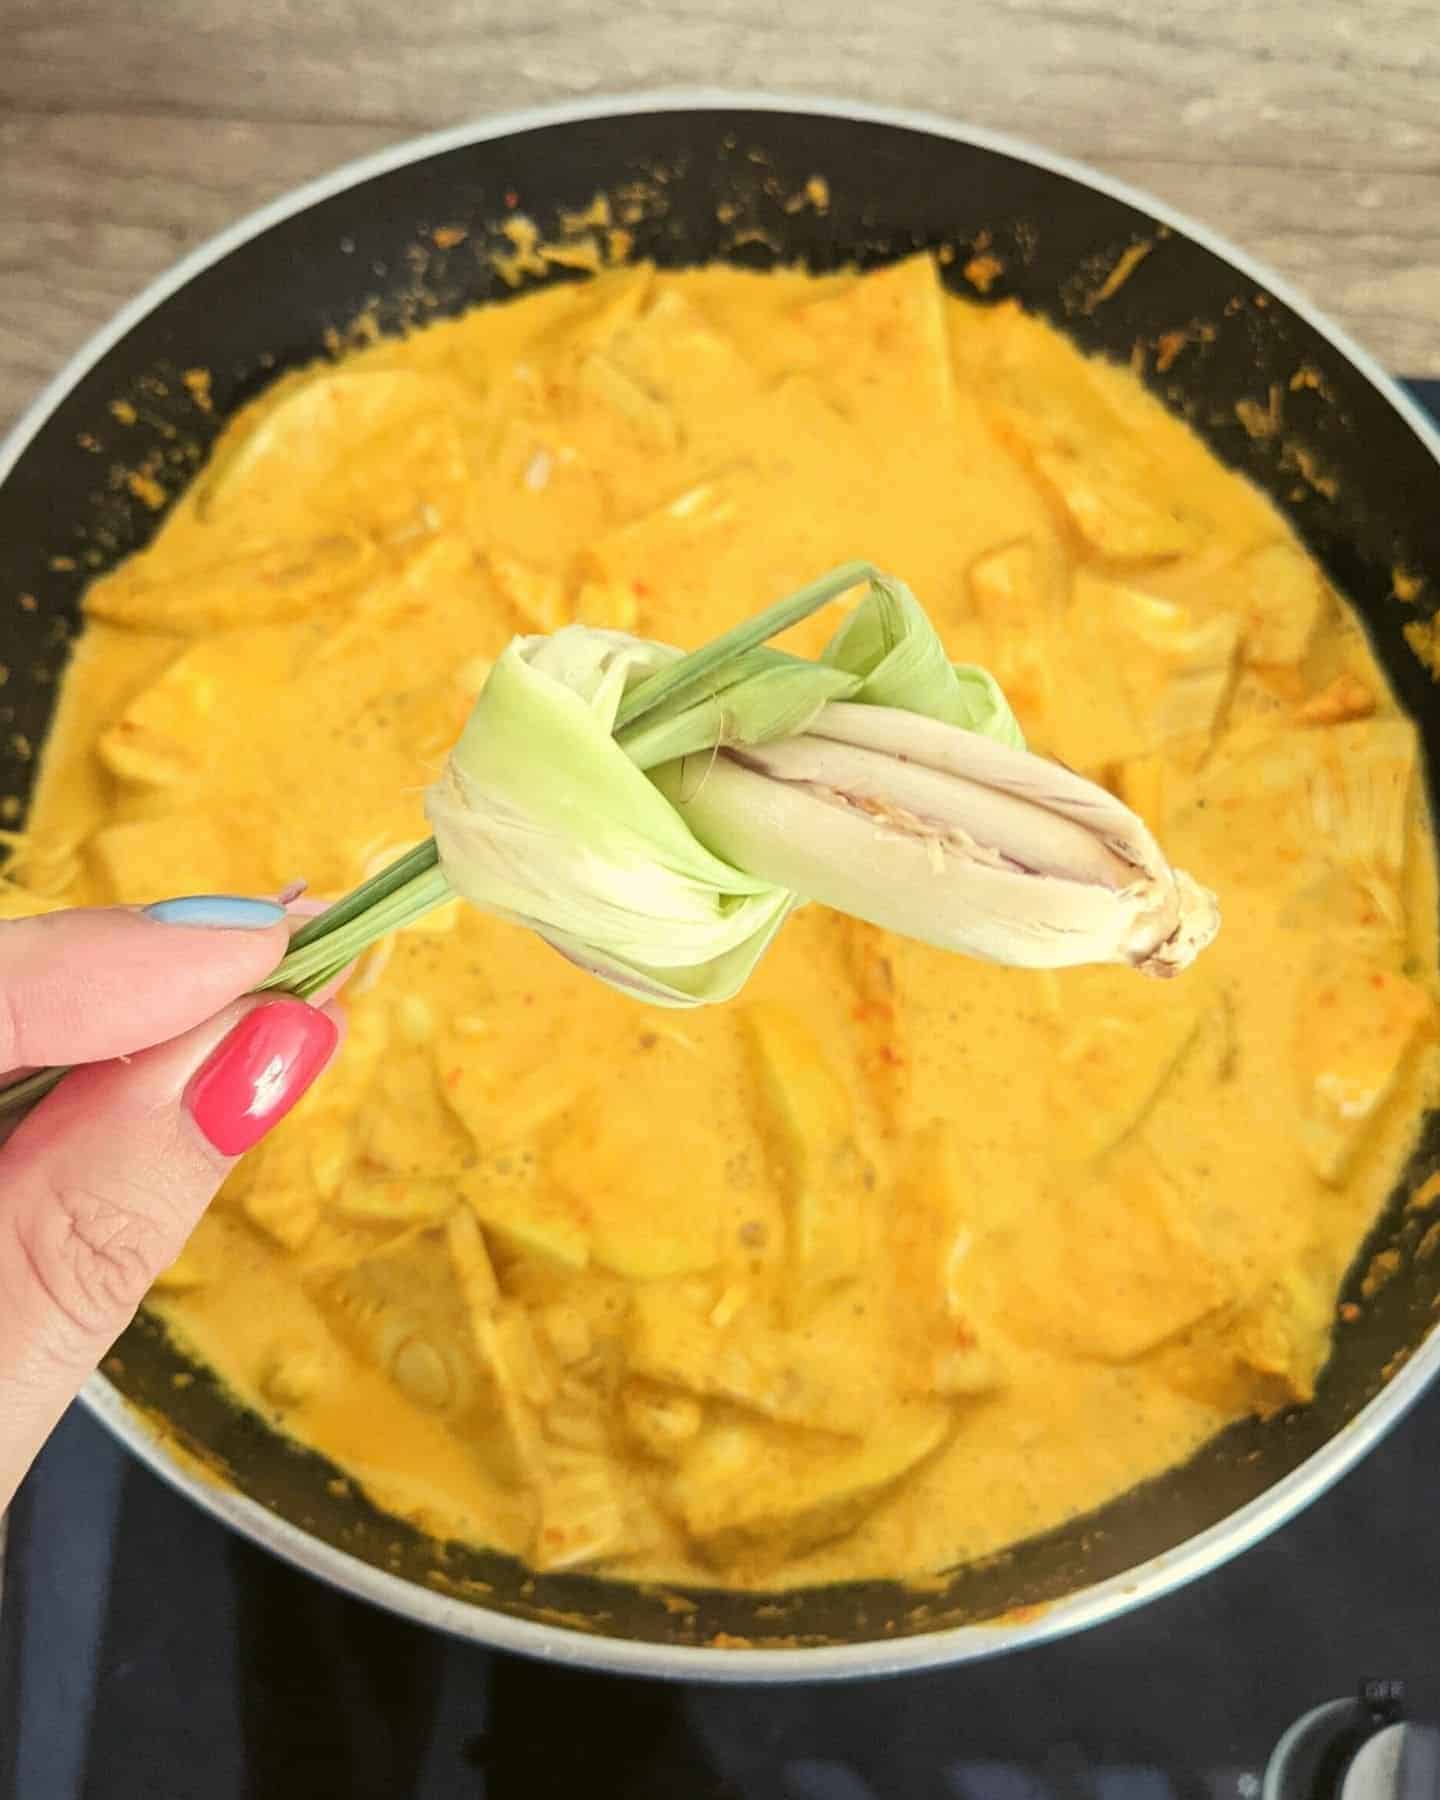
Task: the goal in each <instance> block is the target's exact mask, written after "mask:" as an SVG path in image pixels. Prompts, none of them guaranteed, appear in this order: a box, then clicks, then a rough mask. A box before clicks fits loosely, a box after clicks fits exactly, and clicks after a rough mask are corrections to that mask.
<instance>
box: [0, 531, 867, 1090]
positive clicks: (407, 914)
mask: <svg viewBox="0 0 1440 1800" xmlns="http://www.w3.org/2000/svg"><path fill="white" fill-rule="evenodd" d="M877 574H878V571H877V570H876V569H875V568H874V566H873V565H872V564H870V563H868V562H850V563H845V564H842V565H841V566H840V567H838V568H836V569H832V570H831V571H830V572H829V573H828V574H826V575H822V576H820V577H819V578H818V579H817V580H815V581H812V582H809V583H807V584H806V586H804V587H803V588H800V589H799V590H797V592H795V593H794V594H791V595H788V596H787V597H786V598H785V599H783V600H780V601H777V602H776V603H775V604H774V605H773V606H771V607H768V608H767V609H766V610H765V611H764V612H762V613H759V614H757V615H756V616H755V617H754V618H752V619H746V620H743V621H742V622H741V623H740V624H739V625H736V626H734V627H733V628H732V629H731V630H730V631H728V632H724V633H722V635H721V636H720V637H718V638H716V639H715V640H713V642H711V643H709V644H706V645H703V646H702V647H701V648H700V649H698V650H694V651H692V652H690V653H689V654H688V655H683V656H682V655H679V654H678V653H677V654H675V655H674V656H673V659H668V660H667V666H665V667H663V668H660V669H658V670H656V671H655V672H654V673H653V674H652V675H650V676H648V677H647V678H646V679H644V680H642V681H640V682H638V683H636V684H635V685H634V686H632V687H630V688H629V689H628V691H626V692H624V693H623V694H622V695H621V696H620V700H619V708H618V712H617V714H616V719H615V723H616V725H617V726H618V727H620V728H622V729H623V728H633V727H635V726H637V725H639V724H640V723H641V722H642V721H644V720H645V719H646V718H647V717H648V716H649V715H651V714H652V713H654V712H656V711H657V710H658V709H661V708H663V707H665V706H667V705H671V706H673V705H675V704H677V703H679V702H682V701H683V700H684V699H685V698H686V697H687V696H690V695H698V694H702V693H703V692H704V691H705V690H706V688H707V685H709V686H713V685H716V684H723V682H724V679H725V673H726V670H727V669H729V668H731V667H733V665H734V664H735V663H736V662H737V661H738V660H739V659H741V658H742V657H743V656H744V655H745V654H746V653H747V652H750V651H752V650H754V649H755V648H757V647H758V646H759V645H761V644H764V643H766V642H768V640H769V639H770V638H773V637H776V636H778V635H779V634H780V633H781V632H784V631H788V630H789V629H790V628H791V627H792V626H794V625H798V624H800V623H801V622H802V621H803V620H805V619H807V618H809V617H810V616H811V615H812V614H813V613H815V612H818V611H819V610H820V608H821V607H823V606H827V605H828V604H829V603H830V601H832V600H834V599H837V598H838V597H839V596H840V595H842V594H844V593H846V592H848V591H849V590H850V589H851V588H853V587H856V586H858V585H859V583H861V582H862V581H866V580H872V579H874V578H876V576H877ZM439 863H440V857H439V850H438V847H437V845H436V842H435V839H434V838H433V837H432V838H429V839H427V840H426V841H425V842H424V843H422V844H417V845H416V846H415V847H414V848H413V849H412V850H408V851H406V852H405V854H404V855H403V856H400V857H398V858H397V859H396V860H395V861H394V862H393V863H391V864H389V865H388V866H387V867H386V868H384V869H382V870H381V871H380V872H379V873H378V874H377V875H374V876H372V877H370V879H369V880H367V881H365V882H363V883H361V885H360V886H359V887H357V888H355V889H353V890H352V891H351V892H350V893H348V894H346V895H345V896H344V897H343V898H342V899H340V900H337V901H336V902H335V903H334V905H333V906H330V907H327V908H326V910H325V911H324V912H322V913H318V914H316V916H315V917H314V918H312V919H308V920H307V921H306V922H305V924H304V925H302V926H301V927H300V929H299V930H298V931H297V932H296V934H295V936H294V937H293V938H292V940H291V943H290V948H289V950H288V951H287V953H286V955H285V957H284V959H283V960H282V961H281V963H280V964H279V966H278V967H277V968H276V969H275V970H274V971H273V972H272V973H271V974H270V975H269V976H268V977H267V978H266V979H265V980H264V981H263V982H262V983H261V984H260V987H259V988H258V989H257V990H256V991H257V992H270V993H285V994H293V995H295V996H297V997H298V998H302V999H308V998H310V997H311V996H312V995H314V994H316V993H318V992H319V991H320V990H321V989H322V988H324V987H325V986H326V985H327V984H328V983H329V982H331V981H333V980H334V979H335V977H336V976H338V975H339V974H340V973H341V972H342V971H343V970H344V969H346V968H347V967H348V966H349V965H350V964H351V963H352V962H353V961H354V960H355V959H356V958H357V957H358V956H360V955H362V954H363V953H364V952H365V951H366V950H368V949H369V948H370V947H371V946H372V945H373V944H375V943H377V942H378V941H379V940H380V939H381V938H383V937H386V936H388V935H389V934H390V933H391V932H392V931H398V930H401V929H403V928H404V927H405V926H407V925H412V924H414V923H415V922H416V920H417V919H420V918H423V917H424V916H425V914H426V913H429V912H432V911H434V910H435V908H436V907H439V906H443V905H445V904H446V903H447V902H449V901H451V900H453V899H454V898H455V897H456V893H455V889H454V888H453V887H452V885H451V883H450V881H449V879H448V877H447V876H446V874H445V872H444V871H443V870H442V869H441V868H440V866H439ZM779 916H780V917H783V911H782V912H780V915H779ZM778 924H779V917H777V919H776V920H775V923H774V928H778ZM770 935H773V929H772V931H771V934H770ZM552 941H554V942H555V943H556V948H558V949H560V950H561V951H562V953H563V954H565V955H568V956H570V957H571V960H573V961H576V962H579V963H581V964H582V965H583V962H584V958H583V954H582V953H581V952H580V950H579V949H578V947H577V946H576V945H574V944H568V943H564V942H561V941H559V939H558V938H556V939H552ZM766 941H768V938H767V940H766ZM68 1073H69V1070H68V1069H65V1068H52V1069H37V1070H34V1071H32V1072H31V1073H30V1074H29V1075H27V1076H25V1077H23V1078H22V1079H21V1080H19V1081H14V1082H11V1083H10V1084H9V1085H8V1086H6V1087H3V1088H0V1122H4V1123H6V1124H7V1125H9V1124H13V1123H14V1122H15V1121H16V1120H17V1119H19V1118H20V1117H23V1116H24V1114H25V1113H27V1112H29V1111H30V1110H31V1109H32V1108H33V1107H34V1106H36V1105H38V1104H39V1102H40V1101H41V1100H43V1099H44V1098H45V1096H46V1095H47V1094H48V1093H50V1092H51V1091H52V1090H53V1089H54V1088H55V1087H56V1086H57V1085H58V1083H59V1082H60V1081H61V1080H62V1079H63V1077H64V1076H65V1075H67V1074H68Z"/></svg>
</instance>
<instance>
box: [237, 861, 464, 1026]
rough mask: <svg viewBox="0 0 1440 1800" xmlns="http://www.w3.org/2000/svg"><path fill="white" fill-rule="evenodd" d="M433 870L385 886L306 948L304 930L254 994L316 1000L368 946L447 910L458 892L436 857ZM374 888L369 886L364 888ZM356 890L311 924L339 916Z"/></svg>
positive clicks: (393, 866)
mask: <svg viewBox="0 0 1440 1800" xmlns="http://www.w3.org/2000/svg"><path fill="white" fill-rule="evenodd" d="M419 849H420V850H425V851H431V852H433V851H434V850H435V841H434V839H433V838H432V839H430V840H428V842H426V843H425V844H422V845H420V846H419ZM415 860H417V858H416V854H415V852H414V851H412V852H410V854H409V855H408V856H405V857H401V858H400V859H399V861H398V862H395V863H392V864H391V865H390V867H389V869H386V870H384V871H382V874H381V876H379V877H377V878H376V879H377V881H380V882H382V883H383V882H384V877H385V876H387V875H390V876H393V875H394V874H395V872H396V871H397V870H399V869H401V868H402V866H403V865H405V864H406V863H409V862H412V861H415ZM429 860H430V863H431V865H432V866H431V867H429V868H427V869H425V870H424V871H423V872H422V873H421V874H418V875H413V876H411V877H410V878H409V879H407V880H403V881H399V880H392V881H391V882H389V883H388V884H387V891H385V892H382V893H381V894H380V896H379V898H377V899H373V900H371V901H370V902H369V903H368V904H367V905H366V907H365V909H364V910H363V912H358V913H357V912H354V911H351V912H350V913H349V915H348V916H346V917H342V918H340V919H339V921H338V922H337V923H334V924H332V925H331V926H330V929H329V930H328V931H325V932H322V933H320V934H319V935H318V936H312V937H311V938H310V939H309V941H308V942H305V943H302V942H301V939H302V938H304V937H305V930H304V928H302V929H301V930H300V931H298V932H297V933H296V934H295V936H294V937H293V938H292V939H291V942H290V949H289V950H288V952H287V953H286V955H285V958H284V960H283V961H282V962H281V963H280V965H279V967H278V968H276V969H274V970H273V971H272V972H271V973H270V974H269V975H268V976H266V978H265V980H264V981H262V982H260V983H259V985H258V986H257V988H256V990H255V991H256V993H269V992H279V993H284V994H295V995H297V996H298V997H299V998H300V999H302V1000H308V999H309V997H310V996H311V995H312V994H318V993H319V991H320V989H321V988H323V987H324V986H325V985H326V984H327V983H328V982H331V981H333V980H334V979H335V977H336V976H337V975H339V974H340V973H341V971H342V970H344V969H347V968H348V967H349V966H350V964H351V963H352V962H354V961H355V959H356V957H358V956H360V955H362V954H363V953H364V952H365V951H366V950H368V949H369V948H370V946H371V945H372V944H374V943H376V942H378V941H379V939H381V938H382V937H387V936H388V935H389V934H390V933H391V932H392V931H402V930H403V929H404V928H405V927H406V926H407V925H413V924H414V923H415V921H416V920H417V919H421V918H423V917H424V916H425V914H426V913H428V912H433V911H434V910H435V908H436V907H437V906H444V905H445V904H446V903H447V902H448V901H451V900H453V899H455V897H456V896H455V890H454V889H453V888H452V887H451V885H450V883H449V881H448V880H447V879H446V876H445V872H444V870H443V869H441V868H439V867H438V866H437V865H438V858H437V857H436V856H435V855H432V856H431V857H430V858H429ZM369 885H370V884H369V883H368V882H367V883H366V886H367V887H368V886H369ZM363 891H364V890H363V889H358V888H357V889H356V892H355V894H351V895H348V896H347V897H346V900H345V901H340V902H338V903H337V904H336V905H335V906H332V907H331V908H330V910H329V912H325V913H321V914H319V915H318V917H317V918H315V919H313V920H311V921H310V923H311V924H316V925H318V924H320V923H322V922H323V921H325V920H328V919H330V918H331V916H332V915H334V914H338V913H341V912H342V911H343V910H344V909H345V907H346V904H347V901H353V900H354V899H355V898H356V896H357V895H358V894H360V893H362V892H363Z"/></svg>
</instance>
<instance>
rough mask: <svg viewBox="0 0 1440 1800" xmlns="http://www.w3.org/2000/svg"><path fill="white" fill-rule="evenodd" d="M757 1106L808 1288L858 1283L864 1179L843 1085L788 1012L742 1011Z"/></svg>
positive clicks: (771, 1009)
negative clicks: (766, 1130) (765, 1124)
mask: <svg viewBox="0 0 1440 1800" xmlns="http://www.w3.org/2000/svg"><path fill="white" fill-rule="evenodd" d="M744 1020H745V1026H746V1030H747V1032H748V1034H749V1038H750V1043H751V1046H752V1050H753V1055H754V1066H755V1071H756V1077H757V1082H758V1088H759V1094H760V1102H761V1106H762V1109H763V1111H764V1115H765V1117H766V1119H767V1121H768V1124H769V1135H770V1142H771V1147H772V1151H773V1154H774V1157H775V1163H776V1169H777V1173H778V1176H779V1180H780V1183H781V1186H782V1190H783V1193H784V1196H785V1204H786V1208H787V1214H788V1218H789V1225H790V1255H791V1258H792V1260H793V1262H794V1265H795V1268H796V1271H797V1275H798V1278H799V1280H800V1281H801V1283H802V1284H803V1285H804V1287H805V1288H807V1289H810V1290H816V1289H823V1288H825V1287H827V1286H828V1285H830V1284H831V1283H833V1282H836V1281H844V1280H847V1279H848V1278H850V1277H851V1276H853V1275H854V1274H855V1273H856V1271H857V1269H858V1268H859V1266H860V1261H861V1256H862V1253H863V1249H864V1242H865V1218H864V1179H863V1170H862V1167H861V1160H860V1156H859V1153H858V1150H857V1147H856V1143H855V1132H854V1123H853V1118H852V1106H851V1099H850V1095H849V1093H848V1092H847V1091H846V1087H845V1084H844V1082H843V1081H842V1080H841V1079H840V1077H839V1075H838V1074H837V1073H836V1071H835V1069H834V1068H833V1067H832V1066H831V1064H830V1062H829V1060H828V1059H827V1057H826V1055H825V1053H824V1051H823V1050H822V1049H821V1047H820V1044H819V1041H818V1040H817V1039H816V1038H815V1036H814V1035H813V1033H811V1032H810V1031H809V1029H808V1028H807V1027H806V1026H805V1024H804V1023H803V1022H802V1021H801V1019H800V1018H799V1017H798V1016H797V1015H796V1014H794V1013H793V1012H790V1011H789V1010H787V1009H786V1008H784V1007H781V1006H775V1005H771V1004H759V1005H753V1006H749V1007H747V1008H746V1009H745V1011H744Z"/></svg>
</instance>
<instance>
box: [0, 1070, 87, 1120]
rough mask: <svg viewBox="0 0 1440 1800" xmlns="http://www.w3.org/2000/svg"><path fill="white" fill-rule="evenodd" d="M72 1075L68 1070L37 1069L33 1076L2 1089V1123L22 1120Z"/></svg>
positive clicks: (0, 1111) (0, 1118)
mask: <svg viewBox="0 0 1440 1800" xmlns="http://www.w3.org/2000/svg"><path fill="white" fill-rule="evenodd" d="M69 1073H70V1071H69V1069H68V1068H54V1069H36V1070H35V1071H34V1072H33V1073H32V1074H29V1075H25V1076H22V1077H21V1079H20V1080H19V1081H12V1082H11V1083H10V1085H9V1086H8V1087H3V1088H0V1121H3V1122H8V1121H11V1120H15V1119H18V1118H22V1117H23V1116H24V1115H25V1114H26V1113H28V1112H29V1111H30V1110H31V1108H32V1107H36V1106H38V1105H39V1104H40V1102H41V1101H42V1100H43V1099H44V1098H45V1096H46V1095H47V1094H49V1093H52V1092H53V1091H54V1089H56V1088H57V1087H59V1085H60V1083H61V1082H62V1081H63V1080H64V1079H65V1077H66V1076H67V1075H68V1074H69Z"/></svg>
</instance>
